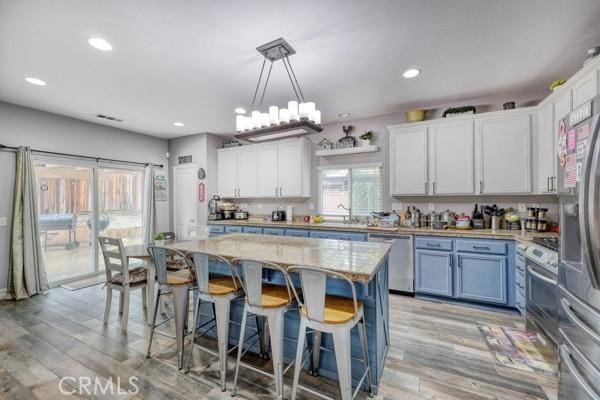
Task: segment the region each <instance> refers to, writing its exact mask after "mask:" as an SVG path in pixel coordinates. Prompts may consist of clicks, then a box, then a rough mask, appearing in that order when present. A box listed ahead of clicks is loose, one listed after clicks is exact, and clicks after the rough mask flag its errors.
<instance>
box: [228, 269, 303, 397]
mask: <svg viewBox="0 0 600 400" xmlns="http://www.w3.org/2000/svg"><path fill="white" fill-rule="evenodd" d="M233 264H234V265H236V266H237V265H239V266H241V269H242V275H243V278H244V279H243V285H244V291H245V292H246V302H245V304H244V313H243V316H242V326H241V328H240V341H239V345H238V355H237V363H236V365H235V375H234V378H233V389H232V391H231V395H232V396H235V395H236V388H237V380H238V375H239V370H240V366H243V367H245V368H248V369H251V370H252V371H255V372H258V373H260V374H262V375H265V376H268V377H271V378H274V379H275V386H276V393H277V399H283V375H284V374H285V373H286V372H287V371H288V370H289V369H290V368H291V367H292V365H293V364H294V363H293V362H292V363H290V364H289V365H288V366H287V367H286V368H285V369H284V367H283V363H284V360H283V346H284V343H283V341H284V335H283V333H284V329H283V328H284V319H285V313H286V312H288V311H290V310H291V309H293V308H294V307H295V305H294V297H293V294H292V289H293V285H292V283H291V281H290V279H289V277H288V274H287V273H286V272H285V270H284V269H283V268H282V267H281V266H280V265H277V264H273V263H270V262H266V261H259V260H252V259H236V260H234V261H233ZM265 269H267V270H274V271H279V272H281V274H282V275H283V277H284V280H285V286H283V285H274V284H270V283H265V282H263V270H265ZM294 291H295V289H294ZM249 314H250V315H253V316H261V317H263V318H266V319H267V326H268V331H269V339H270V340H269V342H270V344H271V356H272V360H273V374H270V373H268V372H266V371H264V370H262V369H258V368H256V367H254V366H252V365H249V364H247V363H242V361H241V359H242V355H243V354H244V353H245V351H244V350H243V347H244V346H243V343H244V336H245V329H246V319H247V318H248V315H249ZM246 351H247V350H246Z"/></svg>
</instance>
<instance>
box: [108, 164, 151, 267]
mask: <svg viewBox="0 0 600 400" xmlns="http://www.w3.org/2000/svg"><path fill="white" fill-rule="evenodd" d="M143 193H144V172H143V171H140V170H127V169H115V168H99V169H98V210H99V220H98V231H99V235H100V236H108V237H112V238H116V239H122V240H123V244H124V245H125V246H131V245H134V244H141V243H142V242H143V231H142V229H143V228H142V226H143V223H142V221H143V220H142V203H143ZM99 266H100V269H104V260H103V258H102V257H100V259H99Z"/></svg>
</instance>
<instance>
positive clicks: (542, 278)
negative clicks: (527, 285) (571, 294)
mask: <svg viewBox="0 0 600 400" xmlns="http://www.w3.org/2000/svg"><path fill="white" fill-rule="evenodd" d="M527 272H529V273H530V274H531V275H533V276H535V277H536V278H538V279H541V280H543V281H544V282H546V283H550V284H552V285H558V282H557V281H556V280H554V279H551V278H548V277H547V276H544V275H542V274H540V273H539V272H536V271H535V270H534V269H533V268H531V265H528V266H527Z"/></svg>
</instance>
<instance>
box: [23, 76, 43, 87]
mask: <svg viewBox="0 0 600 400" xmlns="http://www.w3.org/2000/svg"><path fill="white" fill-rule="evenodd" d="M25 81H27V82H28V83H31V84H32V85H37V86H46V82H44V81H43V80H41V79H38V78H33V77H30V78H25Z"/></svg>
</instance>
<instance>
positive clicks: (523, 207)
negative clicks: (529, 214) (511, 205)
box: [518, 203, 527, 213]
mask: <svg viewBox="0 0 600 400" xmlns="http://www.w3.org/2000/svg"><path fill="white" fill-rule="evenodd" d="M518 208H519V212H520V213H524V212H525V211H527V206H526V205H525V203H519V206H518Z"/></svg>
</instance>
